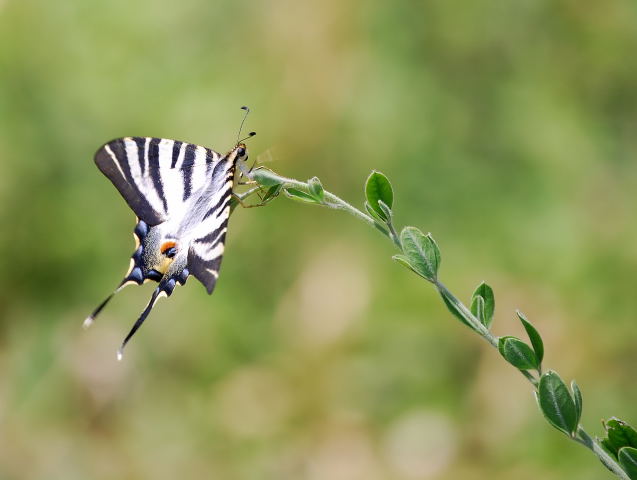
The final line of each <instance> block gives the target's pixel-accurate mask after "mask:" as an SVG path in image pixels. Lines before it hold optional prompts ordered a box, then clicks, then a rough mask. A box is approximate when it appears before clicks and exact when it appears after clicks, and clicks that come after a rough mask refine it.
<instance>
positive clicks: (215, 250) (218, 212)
mask: <svg viewBox="0 0 637 480" xmlns="http://www.w3.org/2000/svg"><path fill="white" fill-rule="evenodd" d="M243 109H244V110H246V115H247V112H248V111H249V110H248V109H247V107H243ZM244 121H245V116H244ZM241 125H242V126H243V122H242V123H241ZM240 131H241V129H239V132H240ZM253 135H254V132H250V135H249V137H251V136H253ZM249 137H246V138H249ZM238 138H239V137H237V144H236V145H235V147H234V148H233V149H232V150H230V151H229V152H228V153H226V154H225V155H221V154H219V153H217V152H215V151H213V150H210V149H208V148H205V147H201V146H198V145H194V144H192V143H187V142H181V141H177V140H169V139H166V138H154V137H124V138H118V139H116V140H112V141H110V142H108V143H106V144H104V145H102V146H101V147H100V148H99V149H98V150H97V152H96V153H95V163H96V164H97V167H98V168H99V169H100V170H101V172H102V173H103V174H104V175H106V177H107V178H108V179H109V180H110V181H111V182H112V183H113V185H115V188H117V190H118V191H119V193H120V194H121V195H122V197H124V200H125V201H126V203H128V206H129V207H130V208H131V209H132V210H133V212H134V213H135V215H136V216H137V224H136V226H135V229H134V231H133V236H134V238H135V251H134V253H133V255H132V256H131V259H130V266H129V269H128V272H127V273H126V275H125V276H124V279H123V280H122V281H121V282H120V284H119V285H118V287H117V288H116V289H115V291H114V292H113V293H111V294H110V295H109V296H108V297H106V299H105V300H104V301H103V302H102V303H100V304H99V305H98V307H97V308H96V309H95V310H94V311H93V313H92V314H91V315H89V316H88V317H87V318H86V320H84V326H85V327H88V326H90V325H91V324H92V323H93V321H94V319H95V317H96V316H97V315H98V314H99V313H100V312H101V311H102V309H103V308H104V307H105V306H106V304H107V303H108V302H109V301H110V300H111V298H113V296H114V295H115V294H116V293H118V292H119V291H121V290H122V289H123V288H124V287H126V286H128V285H133V284H136V285H141V284H142V283H145V282H148V281H152V282H157V283H158V285H157V288H155V290H154V291H153V293H152V295H151V298H150V301H149V302H148V304H147V305H146V308H145V309H144V310H143V311H142V313H141V315H140V316H139V318H138V319H137V321H136V322H135V323H134V325H133V327H132V328H131V330H130V332H129V333H128V335H127V336H126V337H125V338H124V341H123V342H122V345H121V347H120V348H119V350H118V352H117V358H118V359H120V360H121V358H122V354H123V351H124V347H125V346H126V344H127V343H128V341H129V340H130V339H131V338H132V337H133V335H135V332H137V330H138V329H139V327H141V325H142V324H143V323H144V320H146V317H147V316H148V314H149V313H150V312H151V310H152V309H153V307H154V306H155V304H156V302H157V300H159V299H160V298H161V297H164V296H165V297H169V296H170V295H171V294H172V293H173V290H174V289H175V287H176V286H177V285H184V284H185V283H186V280H187V279H188V277H189V276H190V275H192V276H194V277H195V278H196V279H197V280H199V281H200V282H201V283H202V284H203V285H204V287H206V290H207V291H208V293H209V294H211V293H212V291H213V290H214V288H215V285H216V283H217V279H218V278H219V268H220V266H221V259H222V255H223V251H224V246H225V239H226V232H227V229H228V218H229V216H230V211H231V199H232V194H233V186H234V177H235V170H236V166H237V164H238V162H245V161H246V160H247V158H248V150H247V148H246V145H245V144H244V143H242V141H243V140H238ZM244 140H245V139H244Z"/></svg>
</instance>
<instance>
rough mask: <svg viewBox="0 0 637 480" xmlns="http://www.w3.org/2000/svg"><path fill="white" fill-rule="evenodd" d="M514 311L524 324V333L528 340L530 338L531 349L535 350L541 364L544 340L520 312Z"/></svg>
mask: <svg viewBox="0 0 637 480" xmlns="http://www.w3.org/2000/svg"><path fill="white" fill-rule="evenodd" d="M516 313H517V315H518V318H519V319H520V321H521V322H522V325H523V326H524V330H526V334H527V335H528V336H529V340H531V345H533V350H534V351H535V355H536V356H537V359H538V362H539V363H540V364H541V363H542V360H543V359H544V342H542V337H541V336H540V334H539V333H538V331H537V330H536V329H535V327H534V326H533V325H532V324H531V322H529V321H528V320H527V319H526V317H525V316H524V314H523V313H522V312H520V311H519V310H517V311H516Z"/></svg>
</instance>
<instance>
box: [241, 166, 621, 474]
mask: <svg viewBox="0 0 637 480" xmlns="http://www.w3.org/2000/svg"><path fill="white" fill-rule="evenodd" d="M239 167H240V168H241V167H242V166H241V165H239ZM242 171H243V173H244V174H245V175H246V176H248V177H250V178H254V177H253V172H249V171H247V172H246V171H244V169H243V168H242ZM268 172H269V173H268V178H269V181H274V182H278V183H279V184H281V185H282V187H283V188H284V189H285V188H288V187H292V188H296V189H300V190H303V191H305V192H307V191H309V185H308V183H306V182H301V181H299V180H295V179H292V178H286V177H282V176H279V175H278V174H276V173H274V172H271V171H268ZM324 194H325V200H324V201H323V202H322V203H321V204H322V205H323V206H325V207H328V208H333V209H336V210H343V211H345V212H348V213H349V214H351V215H353V216H354V217H356V218H358V219H359V220H362V221H363V222H365V223H367V224H368V225H370V226H372V227H375V229H376V230H379V231H381V232H382V233H383V234H384V235H385V236H387V237H388V238H389V239H390V240H391V241H392V242H393V243H394V245H395V246H396V247H397V248H398V249H399V250H400V251H402V245H401V243H400V239H399V237H398V235H397V234H396V231H395V229H394V226H393V224H392V221H391V219H390V221H389V223H388V227H389V230H386V229H385V228H381V227H380V226H379V224H378V222H376V221H375V220H374V219H373V218H372V217H371V216H369V215H367V214H366V213H364V212H362V211H360V210H358V209H357V208H355V207H353V206H352V205H350V204H349V203H347V202H346V201H345V200H343V199H341V198H339V197H337V196H336V195H334V194H333V193H330V192H328V191H324ZM433 284H434V285H435V286H436V288H437V289H438V291H439V292H440V293H441V294H442V295H443V296H446V298H447V299H449V300H450V301H452V302H453V303H454V305H455V307H457V309H458V310H459V312H460V313H461V314H462V317H463V318H464V319H465V320H466V322H467V324H468V325H469V326H470V327H471V328H472V329H473V330H474V331H475V332H476V333H478V334H479V335H480V336H481V337H482V338H484V339H485V340H486V341H487V342H488V343H489V344H490V345H491V346H492V347H494V348H496V349H497V348H498V338H497V337H496V336H494V335H493V334H492V333H491V332H489V329H488V328H487V327H486V326H484V325H483V324H482V322H480V321H479V320H478V319H477V318H476V317H475V315H473V314H472V313H471V310H470V309H468V308H467V307H466V306H465V305H464V304H463V303H462V302H461V301H460V300H458V298H457V297H456V296H455V295H454V294H453V293H451V291H450V290H449V289H448V288H447V287H445V286H444V285H443V284H442V283H441V282H440V281H438V280H437V279H436V280H435V281H434V282H433ZM519 371H520V373H522V375H524V377H525V378H526V379H527V380H528V381H529V382H530V383H531V384H532V385H533V388H534V390H535V391H536V392H537V388H538V380H537V379H536V378H535V377H534V376H533V375H532V374H531V373H529V372H528V371H526V370H519ZM569 438H571V440H573V441H575V442H577V443H579V444H581V445H584V446H585V447H586V448H588V449H589V450H591V451H592V452H593V453H594V454H595V455H596V456H597V457H598V458H599V460H600V461H601V462H602V464H604V466H606V468H608V469H609V470H610V471H611V472H612V473H614V474H615V475H616V476H617V477H619V478H621V479H622V480H630V478H629V477H628V476H627V475H626V473H625V472H624V470H623V469H622V468H621V466H620V465H619V464H618V463H617V462H616V461H615V460H614V459H613V458H612V457H611V456H610V455H609V454H608V453H606V451H605V450H604V449H603V448H602V447H601V446H600V445H599V443H597V442H596V441H594V440H593V439H592V438H591V436H590V435H589V434H588V433H587V432H586V431H585V430H584V427H583V426H582V425H578V427H577V435H576V436H573V437H569Z"/></svg>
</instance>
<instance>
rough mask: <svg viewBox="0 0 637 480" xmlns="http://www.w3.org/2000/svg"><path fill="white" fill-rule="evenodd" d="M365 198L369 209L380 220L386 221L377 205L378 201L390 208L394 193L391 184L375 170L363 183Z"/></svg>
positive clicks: (383, 213)
mask: <svg viewBox="0 0 637 480" xmlns="http://www.w3.org/2000/svg"><path fill="white" fill-rule="evenodd" d="M365 197H366V198H367V202H368V203H369V205H370V207H371V208H372V209H373V210H374V211H375V212H376V213H377V214H378V215H379V216H380V218H382V219H383V220H387V217H386V216H385V212H383V210H382V209H381V208H380V205H379V204H378V201H379V200H382V201H383V202H384V203H385V205H387V206H388V207H389V208H391V207H392V206H393V204H394V191H393V190H392V187H391V183H389V180H388V179H387V177H386V176H385V175H383V174H382V173H381V172H377V171H376V170H374V171H372V173H371V174H370V176H369V177H368V178H367V182H365Z"/></svg>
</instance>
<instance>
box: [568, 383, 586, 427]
mask: <svg viewBox="0 0 637 480" xmlns="http://www.w3.org/2000/svg"><path fill="white" fill-rule="evenodd" d="M571 390H572V391H573V400H574V401H575V410H576V412H577V423H579V421H580V419H581V418H582V407H583V404H582V392H581V391H580V389H579V387H578V386H577V383H575V380H573V381H571Z"/></svg>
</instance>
